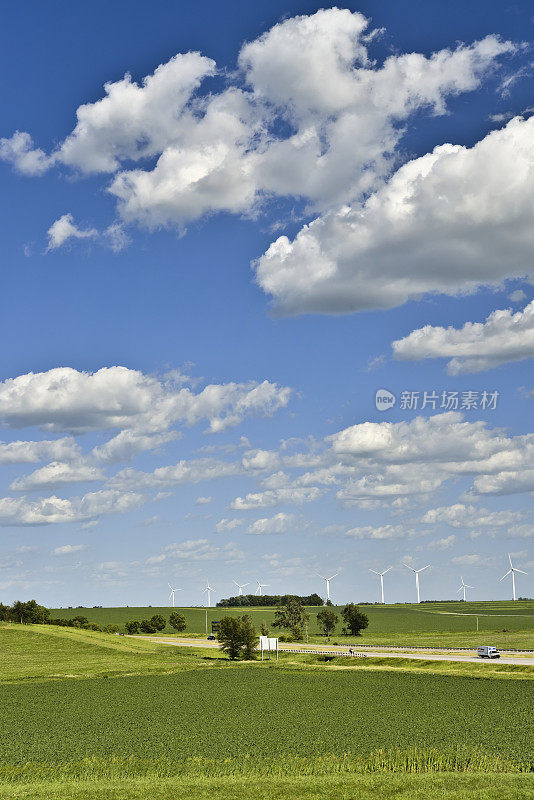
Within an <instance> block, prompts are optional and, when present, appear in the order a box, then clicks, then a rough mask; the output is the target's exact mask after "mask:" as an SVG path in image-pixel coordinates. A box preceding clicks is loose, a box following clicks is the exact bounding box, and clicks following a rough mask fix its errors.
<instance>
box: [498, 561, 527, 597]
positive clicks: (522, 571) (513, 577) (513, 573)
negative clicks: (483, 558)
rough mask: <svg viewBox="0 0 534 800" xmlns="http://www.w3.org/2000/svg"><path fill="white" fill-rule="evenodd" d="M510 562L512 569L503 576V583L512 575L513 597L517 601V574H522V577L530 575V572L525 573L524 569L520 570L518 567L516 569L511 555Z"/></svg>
mask: <svg viewBox="0 0 534 800" xmlns="http://www.w3.org/2000/svg"><path fill="white" fill-rule="evenodd" d="M508 561H509V562H510V569H509V570H508V572H507V573H506V574H505V575H503V576H502V578H501V581H503V580H504V579H505V578H507V577H508V575H510V574H511V575H512V596H513V598H514V600H516V599H517V598H516V596H515V573H516V572H520V573H521V574H522V575H528V572H525V570H524V569H519V568H518V567H514V565H513V564H512V557H511V555H510V553H508Z"/></svg>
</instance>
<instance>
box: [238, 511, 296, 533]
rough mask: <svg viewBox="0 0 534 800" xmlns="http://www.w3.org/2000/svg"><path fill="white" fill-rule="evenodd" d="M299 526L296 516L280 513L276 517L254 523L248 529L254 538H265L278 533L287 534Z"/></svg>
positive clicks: (264, 518)
mask: <svg viewBox="0 0 534 800" xmlns="http://www.w3.org/2000/svg"><path fill="white" fill-rule="evenodd" d="M296 524H297V517H296V516H295V514H286V513H284V512H283V511H280V512H279V513H278V514H275V515H274V517H263V518H262V519H257V520H255V521H254V522H252V523H251V524H250V525H249V526H248V528H247V533H248V534H252V535H254V536H265V535H271V534H276V533H287V531H288V530H289V529H290V528H291V527H295V525H296Z"/></svg>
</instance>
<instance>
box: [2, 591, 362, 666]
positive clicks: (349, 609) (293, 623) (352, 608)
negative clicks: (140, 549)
mask: <svg viewBox="0 0 534 800" xmlns="http://www.w3.org/2000/svg"><path fill="white" fill-rule="evenodd" d="M312 597H313V595H312ZM283 599H284V600H285V603H284V604H279V605H278V607H277V609H276V611H275V613H274V621H273V623H272V627H273V628H276V629H281V630H284V631H286V634H282V635H281V636H279V638H280V640H281V641H301V640H302V639H303V638H304V637H306V639H307V638H308V623H309V620H310V615H309V612H308V611H307V610H306V607H305V606H304V604H303V603H302V598H300V597H298V596H297V595H284V596H283ZM306 599H307V598H306ZM340 613H341V617H342V619H343V623H344V625H343V629H342V632H343V634H345V635H348V634H351V635H352V636H360V635H361V632H362V630H364V629H365V628H367V626H368V624H369V619H368V617H367V616H366V614H363V613H362V612H361V611H360V609H359V608H358V606H356V605H355V604H354V603H348V604H347V605H346V606H344V607H343V608H342V609H341V612H340ZM316 618H317V623H318V625H319V627H320V629H321V631H322V632H323V633H324V635H325V636H326V638H327V639H329V638H330V636H331V635H332V633H334V631H335V629H336V626H337V625H338V622H339V616H338V614H337V613H336V612H335V611H334V607H333V606H332V605H331V604H330V606H328V605H326V606H325V607H324V608H322V609H321V611H319V612H318V613H317V615H316ZM0 622H18V623H21V624H23V625H24V624H34V625H35V624H47V625H60V626H62V627H68V628H82V629H84V630H93V631H103V632H105V633H118V632H119V626H118V625H112V624H111V625H104V626H102V627H101V626H99V625H97V624H96V623H94V622H89V620H88V619H87V617H84V616H83V615H81V614H77V615H76V616H74V617H72V618H71V619H53V618H51V617H50V611H49V609H48V608H46V607H45V606H41V605H39V604H38V603H37V602H36V601H35V600H28V601H26V602H23V601H21V600H17V601H16V602H15V603H13V605H12V606H6V605H3V604H2V603H0ZM169 624H170V626H171V627H172V628H174V630H175V631H177V632H178V633H182V632H183V631H185V630H186V628H187V622H186V619H185V616H184V615H183V614H181V613H180V612H178V611H173V612H172V613H171V614H170V616H169ZM166 626H167V620H166V619H165V617H164V616H162V615H161V614H154V615H153V616H152V617H150V619H143V620H129V621H128V622H126V623H125V629H126V632H127V633H129V634H137V633H146V634H154V633H159V632H160V631H163V630H164V629H165V627H166ZM260 633H261V634H262V635H263V636H268V635H269V629H268V627H267V623H266V622H262V624H261V626H260ZM217 638H218V640H219V643H220V644H221V648H222V649H223V650H225V651H226V652H228V654H229V656H230V658H232V659H233V658H244V657H247V658H248V657H249V656H250V653H251V652H252V651H253V650H254V649H255V648H256V646H257V644H258V636H257V633H256V629H255V628H254V625H253V623H252V620H251V618H250V617H249V616H248V615H246V614H245V615H243V616H242V617H239V616H238V617H233V616H227V617H223V618H222V619H221V620H220V623H219V629H218V631H217ZM251 643H254V644H251Z"/></svg>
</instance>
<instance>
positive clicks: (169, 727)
mask: <svg viewBox="0 0 534 800" xmlns="http://www.w3.org/2000/svg"><path fill="white" fill-rule="evenodd" d="M0 648H1V651H2V654H3V657H2V662H1V667H0V675H1V679H2V682H3V685H0V784H1V785H2V788H1V791H0V795H1V797H2V800H4V798H12V799H13V800H15V798H20V799H21V800H22V798H25V799H26V800H29V798H34V797H35V798H39V800H42V799H43V798H47V799H49V800H55V798H58V800H59V798H61V800H64V799H65V798H73V800H74V799H79V800H82V798H85V799H86V800H96V799H97V798H102V800H103V798H110V800H114V798H116V800H119V798H120V800H128V799H129V798H131V800H134V798H138V800H141V799H142V800H147V798H151V799H152V798H168V799H169V800H170V798H176V797H178V796H187V797H188V798H193V799H194V800H195V799H198V800H200V798H206V800H207V797H208V794H209V797H210V800H237V799H238V798H240V800H243V798H248V797H250V798H256V797H260V798H264V800H266V799H268V798H272V799H273V800H275V798H276V799H277V800H278V799H279V800H282V798H288V797H291V798H302V799H303V800H304V798H306V800H311V799H312V798H317V800H318V798H319V797H321V798H326V800H329V798H331V800H334V798H336V800H342V798H346V800H349V798H350V800H358V798H361V799H362V800H364V798H365V799H366V798H369V800H370V798H373V800H375V798H377V797H380V798H388V797H392V798H393V797H395V798H410V800H411V798H418V797H420V798H423V797H424V798H425V800H433V798H438V797H440V798H441V797H443V794H444V793H445V794H446V793H447V792H451V796H454V797H462V798H468V799H469V800H471V799H472V800H485V798H488V799H489V798H490V797H491V798H492V800H493V798H494V797H497V796H498V797H499V798H500V799H501V800H502V798H510V800H511V798H514V800H515V798H523V797H524V798H526V797H532V795H533V792H534V773H532V772H531V773H530V774H525V773H523V772H520V771H521V770H533V769H534V732H533V730H532V724H531V717H532V707H533V704H534V681H533V680H532V675H531V673H532V668H526V669H524V670H522V669H521V668H520V667H515V666H514V667H508V668H506V665H500V666H499V665H493V664H491V665H490V664H488V665H485V664H462V665H459V666H460V669H461V670H465V674H464V675H463V676H460V675H447V674H439V670H444V669H446V668H447V666H450V665H447V663H446V662H445V663H444V664H440V665H436V664H435V663H433V664H432V663H430V662H428V663H427V662H421V663H417V664H414V662H407V663H406V664H405V663H404V662H402V663H401V664H396V665H395V667H394V669H392V668H391V664H390V665H387V664H381V663H380V662H381V661H385V659H378V660H377V663H375V660H373V659H369V660H365V661H363V660H362V661H361V662H359V663H358V664H355V663H353V664H351V665H350V666H345V665H344V664H343V665H337V664H336V663H334V664H332V665H329V666H327V665H325V664H320V663H319V662H318V661H317V659H316V658H315V657H311V656H289V655H288V656H286V657H284V658H283V659H282V660H281V661H280V662H279V663H278V665H277V664H276V662H270V663H269V662H265V663H264V664H261V662H254V663H253V664H245V665H243V664H230V663H229V662H228V661H227V660H226V659H225V658H224V657H223V656H222V654H221V653H219V652H218V651H216V652H210V651H207V650H202V649H200V648H199V649H198V650H196V649H194V650H186V649H185V648H177V647H167V646H162V645H156V644H153V643H151V642H146V641H142V640H138V639H135V638H134V639H126V638H123V637H117V636H112V635H106V634H101V633H94V632H88V631H81V630H70V629H64V628H53V627H51V626H28V627H26V626H16V625H9V626H6V627H5V628H0ZM484 667H488V668H489V670H491V671H489V670H488V672H486V673H484ZM500 667H505V669H507V670H508V671H509V674H511V675H513V676H515V677H517V678H518V680H512V681H510V680H502V679H500V674H501V673H499V671H498V670H499V669H500ZM483 674H485V677H480V676H481V675H483ZM503 674H506V673H503ZM529 675H530V679H529ZM68 676H71V677H68ZM489 676H491V677H489ZM106 678H111V679H106ZM386 773H388V774H386ZM411 773H425V774H411ZM446 773H455V774H446ZM484 773H485V774H484ZM514 773H517V774H514ZM267 776H269V780H268V782H266V780H265V779H266V777H267ZM258 789H260V793H258ZM184 792H185V795H184ZM377 792H379V794H377ZM454 792H456V794H454Z"/></svg>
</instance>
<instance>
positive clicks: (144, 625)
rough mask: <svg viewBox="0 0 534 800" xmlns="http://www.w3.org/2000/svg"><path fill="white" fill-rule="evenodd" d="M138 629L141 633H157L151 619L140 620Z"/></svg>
mask: <svg viewBox="0 0 534 800" xmlns="http://www.w3.org/2000/svg"><path fill="white" fill-rule="evenodd" d="M139 627H140V629H141V630H142V632H143V633H157V628H156V627H155V625H154V623H153V622H152V620H151V619H142V620H141V622H140V623H139Z"/></svg>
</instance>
